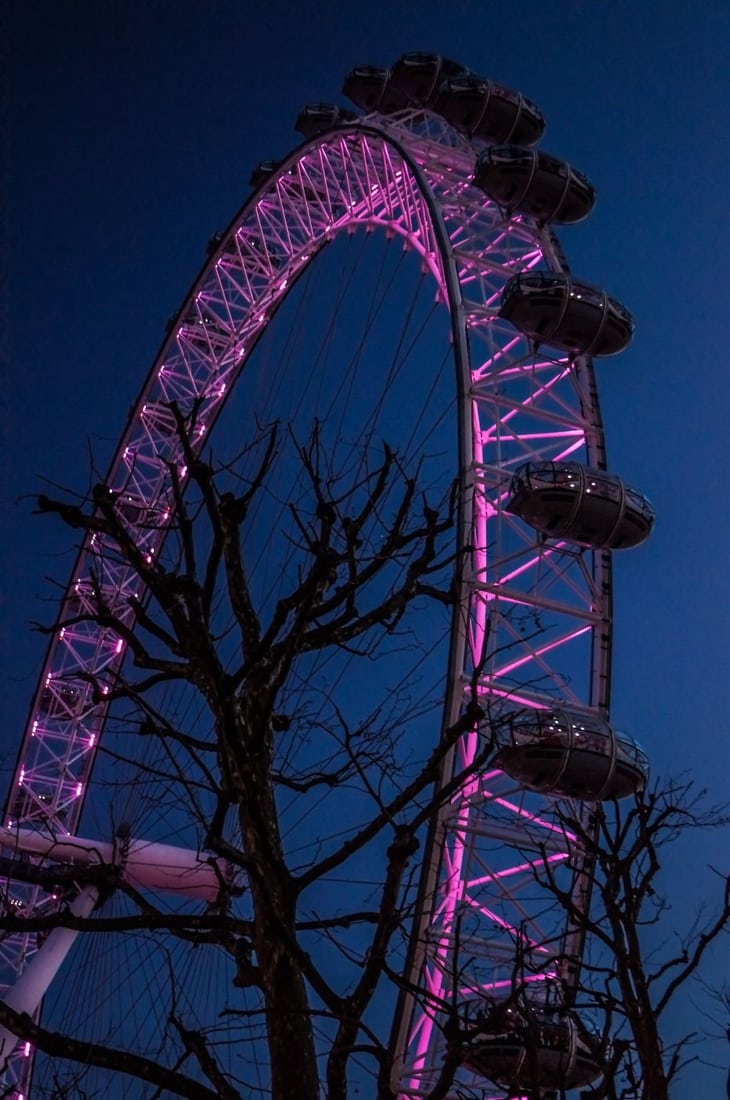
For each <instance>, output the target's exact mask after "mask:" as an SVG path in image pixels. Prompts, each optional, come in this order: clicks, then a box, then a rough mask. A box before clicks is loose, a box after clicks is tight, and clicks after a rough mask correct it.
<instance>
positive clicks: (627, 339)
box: [499, 271, 634, 356]
mask: <svg viewBox="0 0 730 1100" xmlns="http://www.w3.org/2000/svg"><path fill="white" fill-rule="evenodd" d="M499 315H500V317H504V318H505V320H507V321H509V322H510V323H511V324H513V325H514V326H515V328H518V329H520V331H521V332H524V334H525V336H529V338H530V339H531V340H534V341H535V343H536V344H550V345H551V346H552V347H555V348H560V349H562V350H563V351H568V352H571V353H573V354H574V355H597V356H600V355H618V353H619V352H621V351H623V350H624V349H625V348H627V347H628V346H629V344H630V343H631V337H632V336H633V334H634V319H633V317H632V316H631V314H630V313H629V311H628V310H627V309H625V308H624V306H622V305H621V303H620V302H617V301H616V299H615V298H609V296H608V294H606V292H605V291H604V290H598V289H597V288H596V287H592V286H589V285H588V284H587V283H579V282H577V281H576V280H575V279H572V278H571V277H570V276H569V275H566V274H563V273H562V272H553V271H529V272H522V273H521V274H519V275H515V276H513V277H512V278H511V279H510V280H509V282H508V283H507V285H506V286H505V288H504V291H503V292H502V306H501V308H500V311H499Z"/></svg>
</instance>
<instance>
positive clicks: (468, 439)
mask: <svg viewBox="0 0 730 1100" xmlns="http://www.w3.org/2000/svg"><path fill="white" fill-rule="evenodd" d="M412 114H413V117H412V118H411V117H409V113H408V112H403V113H402V117H399V118H397V119H387V120H385V119H381V118H376V119H375V120H373V118H372V117H371V118H368V119H367V120H366V121H365V122H363V123H359V124H357V123H348V124H347V125H345V126H341V127H337V128H336V129H334V130H332V131H329V132H328V133H326V134H322V135H319V136H318V137H317V138H315V139H312V140H310V141H307V142H304V143H303V144H302V145H300V146H299V147H298V148H297V149H296V150H295V151H294V152H293V153H292V154H291V155H290V156H289V157H288V158H287V159H286V160H284V161H282V162H281V164H279V165H278V166H277V169H276V171H275V173H274V174H273V175H272V177H271V179H270V180H268V181H266V183H265V184H263V185H262V186H261V187H259V188H258V190H257V191H256V192H254V194H253V195H252V196H251V197H250V198H249V200H248V201H247V202H246V203H245V204H244V206H243V207H242V208H241V210H240V211H239V213H238V214H237V215H236V217H235V218H234V219H233V221H232V223H231V225H230V226H229V228H228V230H227V231H226V233H225V234H223V236H222V240H221V243H220V245H219V247H218V249H217V250H216V252H215V253H214V254H213V255H212V256H210V258H209V259H208V260H207V261H206V263H205V264H204V266H203V268H202V270H201V272H200V274H199V275H198V277H197V279H196V280H195V282H194V284H193V286H192V288H191V291H190V293H189V294H188V296H187V297H186V299H185V302H184V305H183V308H182V310H181V313H180V315H179V316H180V317H182V318H183V322H181V324H180V327H179V328H178V329H176V330H173V332H172V333H171V334H170V335H169V337H167V338H166V339H165V340H164V341H163V344H162V346H161V348H160V351H159V352H158V355H157V357H156V359H155V361H154V364H153V367H152V370H151V372H150V375H149V376H148V379H147V381H146V383H145V385H144V386H143V388H142V391H141V393H140V396H139V398H138V400H137V402H136V404H135V406H134V411H133V412H132V414H131V416H130V419H129V422H128V424H127V428H126V429H125V432H124V435H123V436H122V441H121V443H120V446H119V449H118V451H117V454H116V456H115V458H114V460H113V462H112V465H111V469H110V474H109V479H108V483H109V484H111V485H115V484H116V478H117V475H118V474H119V473H121V471H122V469H123V468H124V455H125V453H126V448H127V447H128V446H129V441H130V439H131V438H132V437H133V433H134V431H135V429H138V428H139V425H140V423H141V422H142V419H143V415H144V407H145V403H146V399H147V400H149V395H150V390H151V387H152V385H153V384H154V381H155V380H156V379H157V378H158V377H160V372H161V368H162V367H163V366H164V364H165V362H166V356H167V355H168V353H170V351H171V349H173V348H174V346H175V342H176V340H177V339H178V336H179V334H180V332H181V331H182V329H183V327H184V319H185V317H186V316H187V313H188V311H189V310H191V309H194V307H195V303H196V302H197V301H198V298H199V296H200V294H201V291H202V289H203V287H204V286H205V282H206V278H207V277H208V276H209V275H210V274H211V272H213V270H214V269H215V267H216V265H217V263H218V262H219V261H220V260H221V259H222V257H224V256H225V250H226V246H227V245H229V244H230V243H231V240H232V238H233V237H234V236H235V235H236V234H237V232H239V231H240V227H241V226H242V225H243V222H244V219H245V216H246V215H247V214H248V213H249V212H250V211H252V210H257V209H258V204H259V203H260V202H261V201H262V200H263V199H265V198H266V196H267V195H270V194H272V193H273V191H274V190H275V189H276V186H277V184H278V183H279V182H280V181H282V180H285V179H286V177H287V174H288V173H289V171H290V169H297V166H301V164H302V163H303V162H304V161H305V159H306V157H307V156H309V155H312V154H316V153H318V152H321V151H322V150H326V149H327V148H328V147H329V146H330V145H333V146H334V145H335V144H337V143H341V142H343V141H348V140H350V141H359V140H362V139H364V138H370V139H372V140H373V141H374V142H376V143H380V145H382V146H383V147H387V148H388V149H390V150H393V151H394V152H395V153H396V154H397V155H398V157H399V158H400V160H401V161H402V163H403V164H404V165H406V166H407V167H408V168H409V170H410V172H411V174H412V176H413V179H414V180H415V181H416V183H417V185H418V198H419V199H420V200H421V201H423V203H424V204H425V206H426V208H427V211H428V215H429V225H428V227H427V228H428V229H429V230H430V231H431V232H432V233H433V235H434V244H435V250H436V253H437V255H438V260H439V267H440V270H438V271H437V270H435V269H434V267H433V263H431V268H432V272H433V274H434V276H435V277H436V279H437V282H439V284H440V285H441V286H442V289H443V290H445V293H446V296H447V299H448V305H449V308H450V312H451V325H452V333H453V338H454V360H455V366H456V372H457V391H458V408H459V413H458V416H459V427H458V440H459V451H460V456H459V465H460V470H459V473H460V481H461V487H462V492H461V499H460V515H459V528H460V531H461V535H460V538H461V545H462V546H466V545H468V543H469V541H470V539H471V532H472V530H473V523H474V517H473V502H474V493H475V492H477V490H476V488H475V475H474V449H473V436H472V429H473V415H472V414H473V409H472V401H471V400H470V399H469V391H470V387H471V374H470V354H469V341H468V318H467V316H466V313H465V309H464V301H463V295H462V280H461V278H460V274H459V260H458V258H457V254H456V253H457V249H456V248H455V247H454V244H453V240H452V237H451V236H450V235H449V229H448V227H447V225H446V222H445V220H444V217H443V212H442V207H441V205H440V203H439V199H438V198H437V196H436V194H435V192H434V187H433V183H432V179H431V178H429V175H430V176H431V177H432V176H433V172H434V171H435V170H436V168H438V165H439V164H440V165H442V166H443V165H444V164H446V165H451V166H452V167H453V165H454V164H456V163H461V164H462V166H463V165H464V164H465V163H467V161H468V159H469V157H470V156H471V157H473V155H474V154H475V152H476V151H475V150H474V149H473V147H472V146H471V145H470V144H469V143H468V142H466V141H465V140H462V139H460V138H458V137H457V138H456V145H455V144H454V137H455V132H454V131H453V130H452V129H451V128H450V127H448V126H447V125H446V124H445V123H442V122H438V123H437V124H436V125H434V127H432V129H433V130H434V131H435V134H436V136H435V137H434V134H433V133H429V134H428V135H427V136H424V135H423V134H418V133H414V132H413V131H412V130H411V129H409V124H411V125H413V126H414V127H415V125H416V123H417V120H418V119H420V118H421V117H422V113H421V112H413V113H412ZM439 133H441V134H445V139H443V140H442V141H441V142H440V141H439V138H438V135H439ZM434 165H436V168H434ZM388 186H390V183H389V184H388ZM383 194H385V190H384V191H383ZM379 197H382V195H381V196H379ZM411 197H412V200H413V201H414V202H415V196H411ZM482 199H483V196H482ZM302 201H304V198H303V196H302ZM485 202H486V200H485ZM357 220H367V219H366V218H361V219H358V218H355V217H352V218H351V219H350V221H357ZM346 224H349V222H348V221H342V222H341V223H340V224H339V225H338V226H337V230H338V231H339V230H341V229H343V228H344V226H345V225H346ZM421 228H423V227H421ZM529 232H530V233H531V234H532V236H533V238H534V239H535V242H536V247H538V248H539V250H540V252H541V254H542V257H543V259H544V260H546V261H547V262H548V264H549V265H550V266H551V267H552V268H553V269H556V268H557V269H559V270H567V264H565V261H564V259H563V257H562V253H561V251H560V248H559V245H558V244H557V241H556V240H555V238H554V237H553V236H552V234H551V233H550V232H549V231H545V230H538V229H536V228H534V227H531V228H529ZM327 239H329V238H328V236H327V234H326V233H323V235H322V237H321V238H320V239H318V240H315V238H314V237H312V239H311V243H312V244H313V245H314V252H313V253H312V254H311V255H309V256H307V257H305V263H304V264H303V265H302V266H300V268H299V269H298V270H296V271H294V274H295V276H296V275H297V274H298V273H299V271H300V270H303V268H304V266H306V264H308V263H309V262H310V260H311V258H312V256H313V255H314V254H315V253H316V251H317V250H318V248H319V247H322V245H323V244H324V243H326V240H327ZM538 242H539V243H538ZM411 244H413V245H414V246H416V244H415V241H414V240H411ZM419 251H421V249H420V248H419ZM421 254H422V255H423V256H424V257H425V258H427V257H428V253H427V251H426V250H425V249H424V250H423V251H421ZM293 258H294V253H292V254H291V256H290V257H289V259H293ZM431 260H433V257H431ZM270 276H271V279H272V280H273V279H274V277H275V276H274V272H273V269H272V270H271V271H270ZM439 276H440V278H439ZM283 296H284V294H283V292H282V293H281V294H280V295H279V297H278V298H276V297H271V299H270V301H269V302H268V304H267V306H266V313H267V319H266V321H265V322H264V324H263V325H262V326H261V328H260V329H259V330H258V331H257V332H253V333H251V334H250V335H251V341H250V343H248V345H247V347H246V355H248V354H250V352H251V350H252V348H253V347H254V346H255V343H256V340H257V338H258V335H259V334H260V331H263V327H265V324H267V323H268V320H269V319H270V317H271V315H273V312H275V309H276V307H277V306H278V304H279V302H280V301H281V300H283ZM251 305H252V307H253V305H254V303H253V302H252V303H251ZM260 306H261V301H260V300H259V302H258V303H257V309H258V308H260ZM262 316H263V314H262ZM244 363H245V356H244V357H242V358H241V360H240V362H239V365H238V369H241V367H242V366H243V364H244ZM572 369H573V371H574V372H575V375H576V378H578V379H579V382H580V389H581V393H582V400H583V401H585V402H586V403H587V406H588V407H587V408H585V409H584V410H583V412H584V413H585V416H586V430H585V434H584V439H583V442H584V445H585V448H586V455H587V461H588V462H589V463H590V464H592V465H595V466H599V467H603V466H604V465H605V456H604V448H603V433H602V427H601V423H600V413H599V411H598V404H597V394H596V390H595V379H594V376H593V369H592V364H591V363H590V360H588V359H586V358H585V357H583V358H581V359H579V360H577V361H575V362H573V363H572ZM231 376H233V374H232V372H231ZM206 392H207V391H206ZM217 396H218V399H219V401H220V399H221V397H222V391H221V393H219V394H218V395H217ZM220 403H222V402H220ZM216 414H217V408H216V409H214V410H213V412H212V416H211V417H210V418H209V426H210V425H212V422H213V420H214V419H215V415H216ZM88 552H89V551H88V548H87V547H84V549H83V550H82V552H81V554H80V556H79V560H78V561H77V563H76V565H75V567H74V571H73V573H72V578H71V584H70V587H69V596H72V595H73V592H74V584H75V580H74V578H77V577H78V576H79V574H80V572H81V568H82V566H83V563H84V561H85V559H86V556H87V554H88ZM151 553H154V546H152V547H151ZM595 570H596V576H597V579H598V580H599V581H600V583H601V586H602V588H603V591H604V593H605V594H606V598H607V600H610V555H608V554H599V555H596V558H595ZM459 586H460V591H461V600H460V604H459V609H460V611H461V612H462V613H457V614H455V615H454V617H453V622H452V634H451V643H450V657H449V672H448V685H449V694H448V703H447V708H446V711H445V714H444V724H445V725H448V724H449V722H450V721H452V720H453V718H454V717H456V716H457V715H458V713H459V710H460V708H461V706H462V700H463V694H462V689H461V687H460V683H461V680H462V677H463V667H464V661H465V660H466V655H465V650H466V649H467V647H468V614H469V607H470V600H471V599H472V597H473V595H474V591H475V588H474V584H473V582H472V580H471V579H469V578H468V577H467V576H466V575H465V573H464V570H462V571H461V574H460V576H459ZM122 588H123V585H122ZM66 606H67V604H66ZM465 608H466V609H467V610H466V611H464V609H465ZM609 623H610V608H608V607H607V605H604V608H603V615H602V629H600V630H593V632H592V637H593V640H594V653H593V657H592V661H591V665H592V680H593V686H592V690H591V698H590V699H589V700H587V703H588V705H589V706H592V707H596V708H598V709H599V710H600V711H601V712H602V713H605V712H606V710H607V705H608V685H609V658H610V644H609V642H608V625H609ZM597 635H601V638H602V641H601V643H600V644H599V646H598V648H597V649H596V636H597ZM59 648H60V643H59V642H58V640H54V641H52V642H51V644H50V645H49V652H48V657H47V659H46V662H45V664H44V668H43V673H42V676H41V680H40V683H39V687H38V690H37V693H36V697H35V698H34V700H33V704H32V707H31V714H30V718H29V723H28V728H27V731H26V735H25V738H24V741H23V743H22V745H21V750H20V754H19V760H18V767H17V769H16V773H15V776H14V779H13V784H12V787H11V792H10V796H9V800H8V805H7V806H6V812H5V819H6V820H5V824H7V822H8V818H9V815H10V814H11V810H12V797H13V795H14V793H15V791H16V790H17V787H18V785H19V783H22V782H23V780H24V775H23V773H22V769H23V763H22V761H23V757H24V754H25V751H26V749H27V746H28V742H29V740H30V737H31V736H32V734H33V728H32V722H33V715H34V714H36V713H37V710H38V701H39V697H40V693H41V691H42V690H43V686H44V684H45V683H46V681H47V677H48V676H49V674H51V673H53V672H55V671H56V665H55V664H54V656H55V655H56V654H57V652H58V649H59ZM119 664H121V660H120V661H119ZM107 667H108V666H107ZM99 710H100V708H97V712H98V711H99ZM102 725H103V719H102V720H101V722H99V723H98V725H97V729H98V730H99V732H100V730H101V726H102ZM97 743H98V742H97ZM90 750H91V746H87V752H86V754H85V757H86V760H87V761H88V763H85V764H84V769H85V770H84V771H83V780H79V785H81V783H82V782H83V783H84V784H85V782H86V780H87V779H88V775H89V772H90V761H91V760H93V751H90ZM452 755H453V754H452ZM447 771H448V765H447V766H446V769H445V771H444V773H443V775H444V776H445V775H446V774H447ZM443 781H444V779H443V777H442V782H443ZM59 782H60V780H59ZM81 804H82V799H81V798H78V799H77V809H76V815H75V819H74V820H77V819H78V815H79V813H80V809H81ZM14 823H16V824H17V823H19V822H18V821H17V820H16V821H15V822H14ZM56 824H57V826H59V827H61V828H63V829H68V828H69V825H71V820H70V818H69V817H66V818H64V819H63V821H60V820H59V821H57V822H56ZM437 825H438V823H437V822H435V821H434V823H433V824H432V827H431V830H430V839H429V843H428V848H427V858H426V861H425V863H426V869H425V872H424V877H423V880H422V881H423V883H424V884H425V886H424V885H422V887H421V903H422V904H421V925H422V924H423V920H424V919H427V912H426V907H425V906H424V905H423V899H424V897H426V896H428V895H429V894H430V893H431V892H432V890H433V882H434V881H435V878H434V876H436V875H437V874H438V867H439V864H440V862H441V859H442V852H441V850H440V848H439V845H438V843H437V840H438V835H437V834H438V827H437ZM71 827H73V826H71ZM429 876H430V879H429ZM429 882H430V883H431V885H429ZM36 900H37V899H36ZM416 923H417V925H418V922H416ZM418 939H419V937H418V934H416V935H415V936H414V937H413V939H412V944H414V945H415V944H417V942H418ZM417 955H418V950H417V949H415V950H414V948H413V947H412V952H411V959H412V962H413V960H414V959H415V958H417ZM7 959H8V956H7V953H6V962H7ZM411 969H412V968H411ZM400 1019H401V1024H400V1026H396V1032H397V1033H398V1034H400V1036H401V1041H400V1043H399V1052H401V1051H402V1050H403V1048H404V1046H405V1042H406V1040H405V1035H404V1026H405V1025H404V1023H403V1021H405V1019H406V1013H405V1011H404V1010H403V1006H401V1012H400ZM397 1045H398V1044H397ZM22 1061H23V1063H24V1065H23V1069H24V1071H25V1072H26V1073H28V1071H29V1065H28V1063H29V1059H27V1058H24V1059H23V1060H22Z"/></svg>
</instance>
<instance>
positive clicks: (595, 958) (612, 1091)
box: [538, 779, 730, 1100]
mask: <svg viewBox="0 0 730 1100" xmlns="http://www.w3.org/2000/svg"><path fill="white" fill-rule="evenodd" d="M560 814H561V817H562V821H563V826H564V828H565V829H566V831H570V833H571V835H572V836H574V837H575V838H576V839H575V843H574V845H573V847H572V852H573V856H572V860H571V869H572V871H573V876H574V878H573V883H570V882H567V883H566V882H565V881H564V880H560V879H559V878H558V876H557V875H556V874H555V873H554V871H553V868H552V867H551V865H550V864H549V862H548V861H547V860H545V861H544V865H543V867H542V870H541V871H540V873H539V876H538V877H539V878H540V881H541V882H542V884H543V885H544V886H545V887H546V888H547V889H548V890H549V892H550V893H551V894H552V896H553V897H554V898H555V900H556V902H557V903H558V904H559V905H560V906H561V907H562V908H563V909H564V911H565V913H566V916H567V917H568V920H569V922H570V924H571V925H572V927H574V928H577V929H579V930H581V931H582V932H583V933H584V936H585V944H586V950H585V953H584V957H583V960H582V963H580V969H579V970H578V965H577V960H572V959H565V960H564V966H565V967H566V970H567V971H568V972H569V973H571V974H572V983H573V985H574V993H573V997H574V1001H575V1004H576V1005H577V1006H578V1007H579V1008H583V1009H585V1010H586V1012H587V1014H588V1016H587V1018H588V1019H590V1018H591V1017H593V1019H594V1021H595V1022H596V1023H598V1022H600V1027H599V1031H598V1033H596V1032H591V1031H590V1030H588V1029H584V1038H585V1040H586V1042H588V1043H590V1044H592V1045H593V1047H594V1049H597V1050H600V1051H601V1052H602V1058H603V1060H604V1064H605V1073H604V1076H603V1079H602V1080H601V1082H600V1083H598V1084H597V1085H596V1086H595V1087H594V1089H593V1090H592V1091H590V1092H587V1093H584V1094H583V1095H584V1096H585V1098H586V1100H588V1098H590V1100H604V1098H607V1100H667V1098H668V1097H669V1095H670V1090H671V1089H672V1088H673V1086H674V1084H675V1083H676V1082H678V1080H679V1076H680V1074H681V1072H682V1070H683V1069H685V1068H686V1067H687V1066H688V1065H689V1064H690V1063H692V1062H694V1061H696V1060H697V1056H696V1055H695V1054H694V1053H693V1051H692V1049H691V1048H692V1044H693V1041H697V1040H698V1038H700V1036H698V1033H697V1031H696V1030H690V1031H688V1032H687V1033H686V1034H684V1035H683V1036H680V1037H679V1038H678V1039H672V1040H669V1039H668V1038H666V1028H665V1026H664V1025H665V1020H666V1017H667V1014H668V1009H669V1007H670V1005H671V1004H673V1002H675V1000H676V999H677V997H678V996H680V995H681V996H684V997H687V996H688V995H689V992H690V987H691V982H692V980H693V979H695V978H699V975H700V973H701V968H702V965H703V963H706V961H707V952H708V949H709V948H710V947H711V945H712V944H713V943H714V942H715V940H716V939H717V937H718V936H720V935H721V934H722V933H723V932H725V931H726V930H727V928H728V924H729V923H730V877H728V876H727V874H722V875H719V877H720V879H721V881H722V888H721V891H720V897H719V899H718V901H717V902H716V908H715V912H714V913H712V914H711V915H709V914H708V913H707V910H706V907H705V906H704V905H701V906H700V907H699V909H698V912H697V913H696V916H695V919H694V920H693V921H692V923H691V926H690V927H688V928H687V929H686V930H685V931H684V932H678V931H677V930H676V929H675V928H673V927H670V924H671V918H670V919H667V914H668V911H669V909H670V907H671V896H670V895H668V894H667V893H665V885H664V882H663V878H662V874H661V871H662V850H663V849H664V848H665V847H666V846H667V845H668V844H671V843H673V842H675V841H677V840H678V838H680V837H681V836H682V835H684V834H687V833H690V832H691V833H694V832H695V831H697V832H701V831H702V830H707V829H714V828H719V827H723V826H726V825H727V822H728V816H727V811H726V808H725V807H722V806H714V805H710V804H708V803H707V799H706V792H704V791H698V790H696V789H695V787H694V785H693V783H692V782H691V780H688V779H678V780H668V781H658V782H656V783H655V784H654V785H653V786H652V787H651V789H647V790H645V791H640V792H639V793H638V794H637V795H636V796H635V797H634V798H630V799H626V800H624V801H621V802H614V803H608V804H605V805H600V804H599V805H596V806H595V807H594V808H593V811H592V813H591V815H590V817H589V818H586V817H585V816H584V815H583V816H582V815H577V814H574V813H572V812H571V810H570V807H569V806H567V805H564V806H563V809H562V811H560ZM586 874H587V875H588V876H589V877H590V880H591V882H590V888H591V908H590V914H589V915H586V914H585V912H584V910H583V909H582V907H580V908H579V907H578V906H577V905H576V901H575V897H576V895H575V891H574V889H573V885H574V883H575V880H576V879H577V878H578V877H582V876H585V875H586ZM579 1018H580V1017H579Z"/></svg>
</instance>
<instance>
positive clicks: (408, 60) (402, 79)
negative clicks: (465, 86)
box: [390, 53, 467, 107]
mask: <svg viewBox="0 0 730 1100" xmlns="http://www.w3.org/2000/svg"><path fill="white" fill-rule="evenodd" d="M466 72H467V70H466V69H465V68H464V66H463V65H460V64H459V62H458V61H450V60H449V58H448V57H439V55H438V54H434V53H407V54H404V55H403V57H401V58H400V59H399V60H398V61H396V63H395V65H394V66H393V68H392V69H391V70H390V87H391V88H392V89H393V90H394V91H395V92H396V93H400V94H401V95H403V96H405V98H406V100H407V102H408V103H409V104H410V105H415V106H418V107H430V106H432V104H433V101H434V99H435V97H436V95H437V93H438V89H439V86H440V85H441V84H442V83H443V81H444V80H445V79H446V78H448V77H452V76H456V75H457V74H465V73H466Z"/></svg>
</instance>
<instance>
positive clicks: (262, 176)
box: [248, 160, 281, 187]
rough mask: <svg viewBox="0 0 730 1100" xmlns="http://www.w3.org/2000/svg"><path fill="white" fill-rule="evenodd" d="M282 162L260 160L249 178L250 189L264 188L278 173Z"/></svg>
mask: <svg viewBox="0 0 730 1100" xmlns="http://www.w3.org/2000/svg"><path fill="white" fill-rule="evenodd" d="M280 164H281V161H280V160H260V161H259V162H258V164H257V165H256V167H255V168H254V169H253V171H252V172H251V175H250V176H249V177H248V182H249V186H250V187H262V186H263V184H265V183H266V182H267V181H268V180H270V179H271V177H272V176H273V175H274V172H276V170H277V168H278V167H279V165H280Z"/></svg>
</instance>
